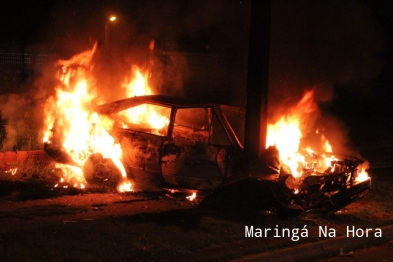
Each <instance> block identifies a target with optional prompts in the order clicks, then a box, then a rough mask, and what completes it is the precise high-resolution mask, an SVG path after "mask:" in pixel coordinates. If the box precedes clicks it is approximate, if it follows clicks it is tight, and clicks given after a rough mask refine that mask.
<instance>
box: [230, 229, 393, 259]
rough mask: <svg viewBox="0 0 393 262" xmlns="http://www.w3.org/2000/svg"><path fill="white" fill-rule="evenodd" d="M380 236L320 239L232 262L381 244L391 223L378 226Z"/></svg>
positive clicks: (314, 255) (391, 233) (391, 234)
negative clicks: (380, 230) (380, 232)
mask: <svg viewBox="0 0 393 262" xmlns="http://www.w3.org/2000/svg"><path fill="white" fill-rule="evenodd" d="M380 228H381V229H382V237H380V238H379V237H378V238H376V237H359V238H357V237H347V236H340V237H336V238H333V239H329V240H321V241H318V242H314V243H306V244H302V245H299V246H296V247H290V248H283V249H277V250H273V251H268V252H264V253H259V254H254V255H249V256H245V257H242V258H239V259H236V260H231V261H232V262H244V261H247V262H253V261H265V262H266V261H285V262H289V261H303V260H307V259H308V260H312V259H319V258H328V257H333V256H338V255H339V254H340V249H341V248H342V250H343V251H344V253H347V252H349V251H351V250H354V249H359V248H363V247H366V246H371V245H381V244H384V243H386V242H388V241H390V240H393V225H389V226H384V227H380Z"/></svg>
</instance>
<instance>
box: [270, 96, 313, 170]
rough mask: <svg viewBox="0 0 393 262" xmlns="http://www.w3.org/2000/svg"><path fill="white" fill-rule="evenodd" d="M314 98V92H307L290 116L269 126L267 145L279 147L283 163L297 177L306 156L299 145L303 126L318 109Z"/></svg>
mask: <svg viewBox="0 0 393 262" xmlns="http://www.w3.org/2000/svg"><path fill="white" fill-rule="evenodd" d="M313 98H314V91H309V92H307V93H306V94H305V95H304V97H303V98H302V99H301V101H300V102H299V103H298V104H297V105H296V106H295V107H294V108H292V109H291V111H290V113H289V114H288V115H286V116H282V117H281V118H280V119H279V120H278V121H277V122H276V123H274V124H269V125H268V130H267V139H266V145H267V146H273V145H275V146H276V147H277V149H278V150H279V152H280V157H281V161H282V162H283V163H284V164H286V165H287V166H288V167H289V168H290V169H291V172H292V174H293V175H294V176H295V177H297V176H299V172H300V171H301V170H299V163H303V162H304V156H302V155H301V154H300V153H299V145H300V141H301V138H302V137H303V134H302V130H301V126H303V124H304V122H305V121H306V119H307V118H308V117H309V115H310V114H311V113H312V112H314V111H315V110H316V109H317V106H316V104H315V103H314V101H313Z"/></svg>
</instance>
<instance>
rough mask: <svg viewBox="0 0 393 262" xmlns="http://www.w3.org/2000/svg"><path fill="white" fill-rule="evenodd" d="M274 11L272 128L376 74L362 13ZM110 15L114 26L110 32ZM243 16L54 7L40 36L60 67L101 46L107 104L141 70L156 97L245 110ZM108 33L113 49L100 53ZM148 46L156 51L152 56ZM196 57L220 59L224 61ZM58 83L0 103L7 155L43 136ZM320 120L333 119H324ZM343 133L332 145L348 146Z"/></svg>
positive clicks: (159, 5) (49, 79)
mask: <svg viewBox="0 0 393 262" xmlns="http://www.w3.org/2000/svg"><path fill="white" fill-rule="evenodd" d="M272 3H273V6H272V24H271V53H270V55H271V56H270V80H269V81H270V83H269V86H270V90H269V117H270V122H273V121H274V120H275V119H276V117H277V116H278V115H279V114H277V113H278V112H279V113H280V114H282V113H284V112H285V110H282V109H285V108H290V107H291V106H292V105H294V104H296V103H297V101H299V100H300V99H301V97H302V95H303V93H304V91H305V90H310V89H314V90H315V99H316V101H317V102H318V103H325V104H326V103H327V101H330V100H331V99H332V98H334V87H335V86H338V85H340V86H345V85H352V86H356V87H358V88H359V90H363V89H364V88H365V87H367V84H368V83H369V82H370V81H371V80H373V79H375V77H377V76H378V73H379V71H380V68H381V61H380V60H379V58H378V54H379V53H380V51H381V50H382V48H383V38H382V33H381V31H380V29H379V28H378V25H377V24H375V23H374V22H373V21H372V18H371V15H370V11H369V9H368V8H367V6H365V5H364V4H362V3H361V2H359V1H355V0H348V1H340V0H332V1H313V0H295V1H284V0H275V1H272ZM111 13H116V15H118V19H117V22H116V23H115V24H108V25H107V23H108V22H107V20H106V19H107V17H108V15H109V14H111ZM249 15H250V1H249V0H246V1H228V0H225V1H224V0H218V1H208V0H200V1H188V0H172V1H154V2H150V1H148V2H147V1H142V0H136V1H125V0H124V1H122V0H118V1H102V2H101V1H99V2H97V1H83V2H81V1H76V0H75V1H55V2H54V4H53V6H52V9H51V11H50V15H49V16H47V17H48V21H46V23H41V24H43V25H44V26H43V27H42V28H41V31H40V35H45V37H46V38H45V45H44V47H45V51H46V52H48V53H52V54H55V55H56V56H57V57H59V58H62V59H69V58H70V57H71V56H73V55H74V54H77V53H80V52H82V51H84V50H87V49H91V48H92V46H93V45H94V43H95V42H98V47H97V52H96V55H95V66H94V72H93V73H94V75H95V76H96V80H97V81H96V83H95V84H96V85H97V87H98V88H99V90H100V92H102V93H103V94H104V97H105V98H106V99H107V101H109V100H115V99H118V98H120V97H119V94H120V92H117V91H119V89H118V88H120V87H121V83H122V81H123V80H124V78H125V77H126V76H129V75H131V72H130V70H131V66H132V65H133V64H137V65H138V66H139V67H140V68H143V69H151V70H152V75H151V79H150V80H151V84H152V85H153V89H154V90H155V91H156V92H159V93H162V94H172V95H177V96H183V95H186V96H193V97H198V96H199V98H209V100H210V101H214V100H215V101H219V102H228V101H229V102H230V103H233V104H242V103H243V101H244V98H245V95H246V94H245V93H246V92H245V89H246V86H245V84H246V81H245V78H246V72H247V66H246V62H245V61H246V60H245V59H244V58H246V57H247V50H248V30H249V21H250V20H249ZM106 26H107V28H108V31H107V32H106V33H108V34H109V41H110V43H109V47H110V48H108V47H106V46H105V28H106ZM152 40H155V47H154V51H151V50H150V49H149V43H150V42H151V41H152ZM182 52H187V55H183V54H184V53H182ZM193 52H197V53H204V54H224V55H225V59H223V57H218V58H217V56H214V55H213V56H209V55H206V56H192V55H190V54H193ZM228 57H229V58H228ZM50 66H52V67H53V65H50ZM52 70H54V69H52ZM54 76H55V72H53V71H52V72H49V71H48V72H44V74H43V77H41V78H40V79H39V80H37V81H36V82H35V83H34V84H33V86H32V88H31V90H29V91H28V92H26V93H25V94H24V95H22V94H13V95H7V96H5V95H3V96H1V102H2V103H1V105H0V110H1V113H2V117H3V118H4V119H6V120H7V123H8V124H7V142H6V145H5V146H4V148H5V147H7V148H13V147H14V146H15V145H16V147H18V145H20V144H22V143H21V142H18V141H20V140H21V139H22V137H24V134H25V133H24V132H27V130H29V128H31V127H33V129H34V130H37V129H39V125H40V124H39V123H38V122H37V119H39V118H40V117H41V114H42V112H41V111H42V110H41V103H42V101H43V100H45V96H48V94H49V93H50V92H53V88H54V87H55V86H56V84H55V82H53V81H55V80H53V78H54ZM201 76H202V77H201ZM227 90H231V92H228V91H227ZM223 97H224V98H223ZM324 109H328V108H324ZM319 117H321V118H322V119H330V118H333V117H332V116H330V115H329V114H328V113H326V112H323V113H321V114H320V115H319ZM13 119H14V120H13ZM18 119H19V120H18ZM313 119H314V120H315V119H318V117H314V118H313ZM317 122H318V121H317ZM326 123H330V124H329V125H328V127H325V128H326V129H328V128H332V129H337V130H344V131H343V132H344V133H345V134H346V132H347V130H348V129H347V128H345V127H344V126H343V124H342V122H340V121H339V120H337V121H330V120H326ZM37 127H38V128H37ZM333 127H337V128H333ZM35 132H36V133H37V134H38V133H39V132H40V131H39V130H37V131H35ZM333 133H337V132H333ZM345 134H342V135H338V134H336V135H335V136H334V137H341V138H342V139H343V140H347V138H348V137H347V135H345ZM37 136H38V137H39V134H38V135H37ZM337 144H339V143H337Z"/></svg>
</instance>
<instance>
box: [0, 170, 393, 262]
mask: <svg viewBox="0 0 393 262" xmlns="http://www.w3.org/2000/svg"><path fill="white" fill-rule="evenodd" d="M390 174H391V169H378V170H374V171H372V176H373V183H372V184H373V188H372V190H371V191H370V192H369V194H368V195H367V196H366V197H364V198H363V199H361V200H360V201H358V202H355V203H353V204H351V205H350V206H348V207H346V208H345V209H343V210H341V211H339V212H336V213H335V214H334V215H332V216H330V217H325V216H321V215H319V214H305V215H302V216H300V217H296V218H289V219H282V218H279V217H278V216H276V215H275V214H274V213H271V212H268V211H261V212H260V213H258V214H256V215H255V216H253V217H250V216H246V215H242V214H240V215H239V214H236V212H233V213H226V214H220V213H217V212H214V210H203V209H201V208H199V207H198V203H199V202H200V201H201V199H202V198H203V196H202V195H199V197H198V198H197V199H196V201H194V202H191V201H188V200H187V199H186V196H187V195H188V193H181V192H180V193H179V192H178V193H171V192H169V191H167V190H155V191H145V192H132V193H115V192H108V191H106V190H102V189H100V188H90V189H88V190H77V189H73V188H59V187H57V188H54V187H53V185H54V184H55V181H54V180H52V179H49V178H48V177H45V179H42V178H41V177H39V176H30V177H26V176H23V175H19V176H18V175H17V174H16V175H14V176H12V175H11V174H9V173H0V224H1V227H0V260H1V261H173V260H176V261H185V260H187V261H226V260H231V259H238V258H240V257H242V256H247V255H250V254H254V253H258V252H265V251H269V250H277V249H280V248H283V247H295V246H297V245H299V244H302V243H306V242H315V241H320V240H322V238H320V237H318V234H317V228H318V226H325V225H326V226H329V227H333V228H335V229H336V231H337V235H338V236H339V235H343V234H344V233H345V227H346V225H355V226H357V227H374V228H375V227H380V226H383V225H388V224H391V223H392V222H393V219H392V218H393V204H392V202H393V201H391V200H392V197H393V191H392V188H393V176H391V175H390ZM251 225H253V226H255V227H260V228H267V227H269V228H274V227H279V228H291V229H293V228H303V227H305V226H306V227H307V228H308V237H305V238H300V239H299V240H298V241H293V240H291V239H290V238H288V237H280V238H273V237H271V236H269V237H263V238H246V237H245V226H251Z"/></svg>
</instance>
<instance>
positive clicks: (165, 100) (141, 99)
mask: <svg viewBox="0 0 393 262" xmlns="http://www.w3.org/2000/svg"><path fill="white" fill-rule="evenodd" d="M145 103H148V104H155V105H162V106H170V107H178V108H190V107H219V106H220V104H216V103H199V102H195V101H192V100H187V99H184V98H179V97H174V96H166V95H148V96H135V97H131V98H126V99H122V100H117V101H113V102H110V103H106V104H103V105H100V106H98V107H97V108H96V111H97V112H98V113H101V114H111V113H114V112H118V111H121V110H124V109H127V108H130V107H134V106H137V105H140V104H145Z"/></svg>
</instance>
